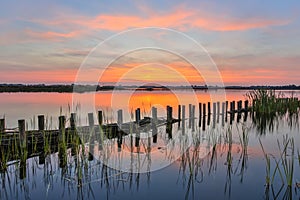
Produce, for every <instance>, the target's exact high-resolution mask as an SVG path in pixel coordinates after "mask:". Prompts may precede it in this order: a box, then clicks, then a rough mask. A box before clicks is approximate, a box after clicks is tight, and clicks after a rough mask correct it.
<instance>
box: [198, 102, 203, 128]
mask: <svg viewBox="0 0 300 200" xmlns="http://www.w3.org/2000/svg"><path fill="white" fill-rule="evenodd" d="M201 118H202V104H201V103H199V124H198V126H199V127H201Z"/></svg>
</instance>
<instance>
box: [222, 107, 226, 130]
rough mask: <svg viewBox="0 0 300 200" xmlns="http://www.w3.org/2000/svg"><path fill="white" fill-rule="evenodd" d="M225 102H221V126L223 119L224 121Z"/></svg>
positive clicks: (223, 122) (223, 123)
mask: <svg viewBox="0 0 300 200" xmlns="http://www.w3.org/2000/svg"><path fill="white" fill-rule="evenodd" d="M225 106H226V105H225V102H222V126H224V125H225V119H224V114H225Z"/></svg>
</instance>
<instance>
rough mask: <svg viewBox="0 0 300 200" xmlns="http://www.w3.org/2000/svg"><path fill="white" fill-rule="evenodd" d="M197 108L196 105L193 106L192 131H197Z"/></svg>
mask: <svg viewBox="0 0 300 200" xmlns="http://www.w3.org/2000/svg"><path fill="white" fill-rule="evenodd" d="M195 109H196V106H195V105H193V106H192V131H195Z"/></svg>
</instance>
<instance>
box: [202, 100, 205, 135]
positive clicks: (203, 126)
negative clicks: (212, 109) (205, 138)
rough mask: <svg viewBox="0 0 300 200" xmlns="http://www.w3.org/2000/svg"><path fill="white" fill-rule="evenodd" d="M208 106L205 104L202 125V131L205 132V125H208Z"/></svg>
mask: <svg viewBox="0 0 300 200" xmlns="http://www.w3.org/2000/svg"><path fill="white" fill-rule="evenodd" d="M205 119H206V105H205V103H204V104H203V123H202V130H203V131H205V125H206V121H205Z"/></svg>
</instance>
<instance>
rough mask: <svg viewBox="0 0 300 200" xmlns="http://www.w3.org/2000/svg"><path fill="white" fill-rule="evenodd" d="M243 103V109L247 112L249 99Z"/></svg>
mask: <svg viewBox="0 0 300 200" xmlns="http://www.w3.org/2000/svg"><path fill="white" fill-rule="evenodd" d="M244 104H245V111H247V112H248V106H249V101H248V100H246V101H245V102H244Z"/></svg>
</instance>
